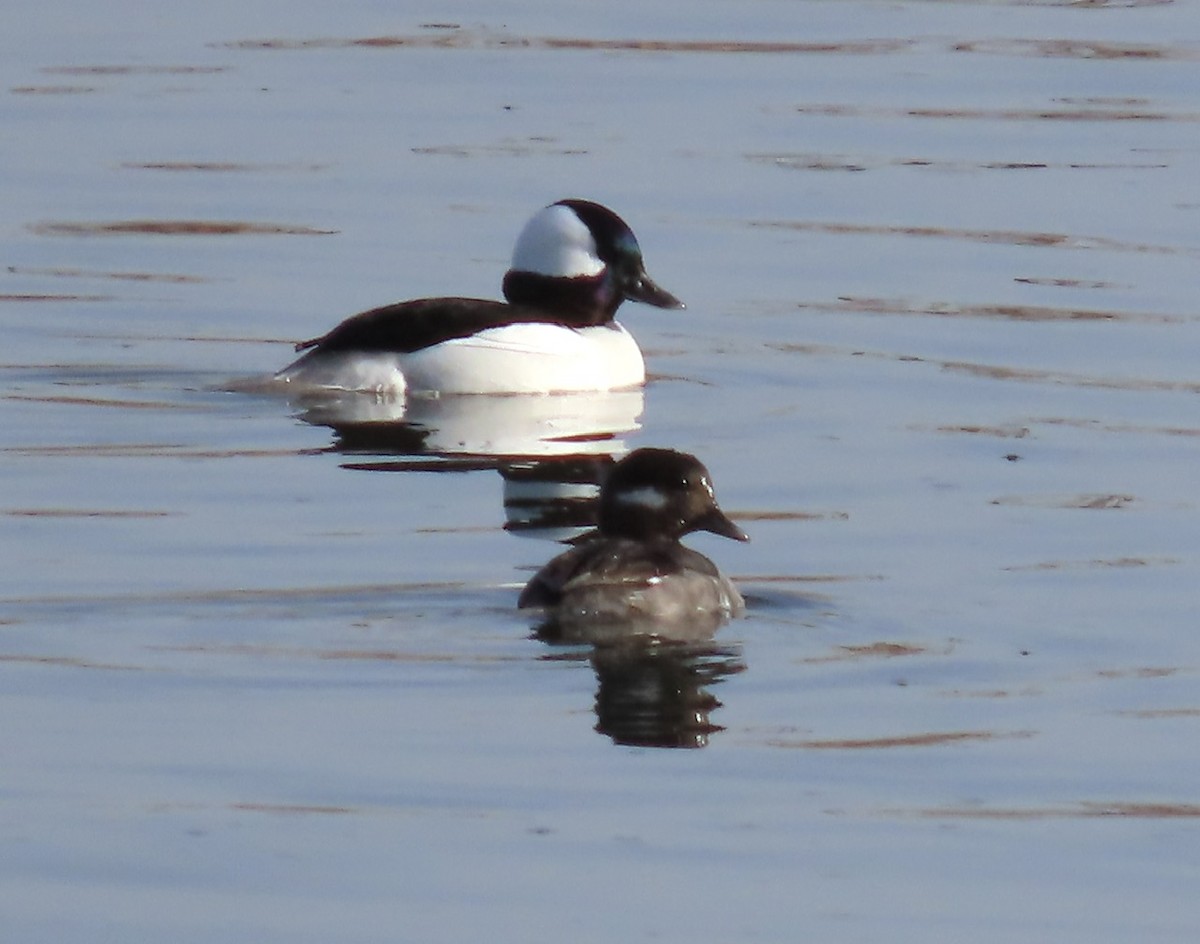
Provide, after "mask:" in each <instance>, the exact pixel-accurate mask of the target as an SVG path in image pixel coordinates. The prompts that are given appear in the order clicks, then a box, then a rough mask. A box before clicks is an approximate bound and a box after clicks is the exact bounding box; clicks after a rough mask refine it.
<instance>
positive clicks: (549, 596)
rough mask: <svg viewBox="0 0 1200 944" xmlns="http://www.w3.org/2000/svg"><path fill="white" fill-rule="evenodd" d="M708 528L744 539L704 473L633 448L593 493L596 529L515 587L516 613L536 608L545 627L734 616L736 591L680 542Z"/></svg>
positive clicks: (738, 602)
mask: <svg viewBox="0 0 1200 944" xmlns="http://www.w3.org/2000/svg"><path fill="white" fill-rule="evenodd" d="M692 531H711V532H713V533H714V534H720V535H724V536H725V537H727V538H733V539H734V540H735V541H748V540H750V539H749V538H748V537H747V536H746V533H745V532H744V531H742V529H741V528H739V527H738V526H737V525H736V524H734V523H733V521H731V520H730V519H729V518H728V517H726V516H725V513H724V512H722V511H721V509H720V508H719V507H718V506H717V500H716V498H715V496H714V495H713V487H712V480H711V478H710V477H709V474H708V470H707V469H706V468H704V466H703V465H702V464H701V463H700V461H699V460H698V459H697V458H696V457H695V456H691V455H688V454H687V453H684V452H675V451H674V450H672V449H638V450H635V451H634V452H631V453H630V454H629V455H628V456H626V457H625V458H624V459H622V460H621V461H620V462H618V463H617V464H616V465H614V466H613V467H612V470H611V471H610V472H609V476H608V478H607V480H606V481H605V482H604V484H603V485H602V486H601V488H600V507H599V516H598V519H597V531H596V532H595V533H594V534H593V535H592V536H590V537H589V538H585V539H584V541H583V543H581V544H579V545H577V546H576V547H573V548H571V549H570V550H569V551H566V552H565V553H563V554H560V555H559V556H558V557H556V558H554V560H552V561H550V563H548V564H547V565H546V566H545V567H543V568H542V569H541V570H540V571H538V573H537V574H536V575H535V576H534V578H533V579H532V580H530V581H529V583H528V584H527V585H526V587H525V589H524V591H522V593H521V596H520V599H519V600H518V601H517V606H518V607H544V608H545V609H546V610H547V613H548V615H549V616H550V618H551V620H552V622H555V623H557V624H559V625H560V626H561V627H564V628H570V627H573V626H579V625H583V624H604V623H631V624H637V625H638V626H641V627H644V626H646V625H647V624H649V626H650V628H651V630H652V631H653V628H654V626H655V625H656V624H668V625H670V624H675V625H680V624H686V623H687V622H689V621H691V620H696V619H703V618H705V617H712V616H714V615H716V616H719V617H725V616H737V615H739V614H740V613H741V612H742V610H743V608H744V603H743V601H742V595H741V594H740V593H738V591H737V588H736V587H735V586H734V585H733V583H732V582H731V581H730V580H729V578H728V577H725V576H724V575H722V574H721V572H720V571H719V570H717V567H716V565H715V564H713V562H712V561H710V560H709V559H708V558H707V557H705V556H704V555H703V554H700V553H698V552H697V551H693V550H691V549H690V548H687V547H684V546H683V545H682V544H680V543H679V539H680V538H681V537H683V536H684V535H685V534H689V533H691V532H692Z"/></svg>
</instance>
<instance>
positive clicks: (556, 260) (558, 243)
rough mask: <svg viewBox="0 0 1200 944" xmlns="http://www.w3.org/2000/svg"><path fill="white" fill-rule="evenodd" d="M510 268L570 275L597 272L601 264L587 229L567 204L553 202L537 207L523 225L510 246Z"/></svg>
mask: <svg viewBox="0 0 1200 944" xmlns="http://www.w3.org/2000/svg"><path fill="white" fill-rule="evenodd" d="M512 268H513V269H517V270H520V271H522V272H537V273H539V274H541V275H553V276H563V277H566V278H574V277H576V276H581V275H598V274H599V273H600V272H603V271H604V263H603V262H601V261H600V257H599V256H598V255H596V241H595V240H594V239H593V238H592V233H591V230H589V229H588V228H587V226H585V225H584V223H583V221H582V220H581V219H580V218H579V217H578V216H576V215H575V211H574V210H572V209H571V208H570V207H565V206H559V205H558V204H555V205H554V206H548V207H546V208H545V209H544V210H539V211H538V212H537V213H536V214H534V217H533V219H531V220H530V221H529V222H528V223H526V224H525V228H524V229H523V230H521V235H520V236H518V237H517V245H516V248H514V249H513V257H512Z"/></svg>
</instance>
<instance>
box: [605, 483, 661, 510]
mask: <svg viewBox="0 0 1200 944" xmlns="http://www.w3.org/2000/svg"><path fill="white" fill-rule="evenodd" d="M617 500H618V501H620V502H621V504H623V505H636V506H637V507H639V508H647V509H650V510H651V511H661V510H662V509H663V508H665V507H666V506H667V496H666V495H664V494H663V493H662V492H660V491H659V490H658V489H657V488H635V489H633V490H632V491H629V492H618V493H617Z"/></svg>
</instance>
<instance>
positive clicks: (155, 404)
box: [0, 393, 208, 451]
mask: <svg viewBox="0 0 1200 944" xmlns="http://www.w3.org/2000/svg"><path fill="white" fill-rule="evenodd" d="M0 399H4V400H16V401H20V402H22V403H54V404H58V405H65V406H104V407H117V408H118V409H121V410H185V411H187V412H196V408H195V407H191V406H184V405H181V404H178V403H168V402H166V401H162V400H159V401H154V400H114V399H109V398H105V397H69V396H64V395H58V396H40V397H39V396H33V395H31V394H24V393H10V394H5V395H3V396H2V397H0ZM200 412H208V410H201V411H200ZM10 448H13V449H15V448H19V447H5V449H6V451H7V450H8V449H10ZM68 448H70V447H68Z"/></svg>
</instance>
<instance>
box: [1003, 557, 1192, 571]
mask: <svg viewBox="0 0 1200 944" xmlns="http://www.w3.org/2000/svg"><path fill="white" fill-rule="evenodd" d="M1180 563H1182V561H1181V560H1180V559H1179V558H1177V557H1112V558H1095V559H1093V560H1076V561H1068V560H1057V561H1039V562H1038V563H1036V564H1016V565H1013V566H1011V567H1001V568H1000V569H1001V570H1002V571H1004V572H1005V573H1013V574H1016V573H1025V572H1028V571H1039V570H1077V569H1092V568H1105V567H1111V568H1128V567H1161V566H1167V565H1173V564H1180Z"/></svg>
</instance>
